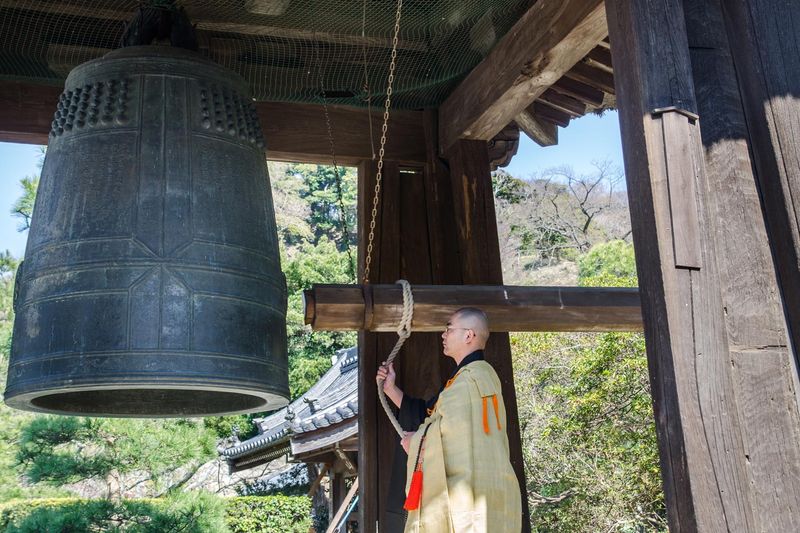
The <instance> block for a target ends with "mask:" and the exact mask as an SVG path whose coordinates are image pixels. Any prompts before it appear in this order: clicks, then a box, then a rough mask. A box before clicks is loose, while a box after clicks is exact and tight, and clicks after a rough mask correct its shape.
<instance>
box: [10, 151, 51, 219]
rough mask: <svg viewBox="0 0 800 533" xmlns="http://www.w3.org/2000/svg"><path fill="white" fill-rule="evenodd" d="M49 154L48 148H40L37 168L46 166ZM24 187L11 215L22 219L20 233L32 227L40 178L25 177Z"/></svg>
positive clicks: (22, 182)
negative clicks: (46, 158)
mask: <svg viewBox="0 0 800 533" xmlns="http://www.w3.org/2000/svg"><path fill="white" fill-rule="evenodd" d="M46 152H47V147H46V146H40V147H39V160H38V162H37V166H38V167H39V169H40V170H41V168H42V165H44V156H45V153H46ZM19 184H20V187H22V195H20V197H19V198H17V200H16V201H15V202H14V205H13V206H11V214H12V215H13V216H15V217H17V218H20V219H22V221H21V222H20V224H19V227H18V229H19V231H25V230H27V229H28V228H30V227H31V216H33V204H34V202H35V201H36V191H37V190H38V189H39V176H25V177H24V178H22V179H20V180H19Z"/></svg>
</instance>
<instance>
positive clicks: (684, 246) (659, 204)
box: [606, 0, 755, 532]
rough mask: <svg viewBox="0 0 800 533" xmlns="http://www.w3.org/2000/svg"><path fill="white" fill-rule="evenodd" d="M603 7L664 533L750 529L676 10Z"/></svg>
mask: <svg viewBox="0 0 800 533" xmlns="http://www.w3.org/2000/svg"><path fill="white" fill-rule="evenodd" d="M606 8H607V14H608V27H609V37H610V40H611V50H612V54H613V59H614V65H617V66H618V68H616V69H615V83H616V89H617V101H618V102H619V109H620V127H621V130H622V138H623V148H624V158H625V170H626V176H627V181H628V195H629V199H630V209H631V222H632V227H633V238H634V244H635V246H636V262H637V269H638V273H639V285H640V291H641V297H642V313H643V317H644V322H645V337H646V340H647V354H648V361H649V368H650V379H651V384H652V393H653V405H654V411H655V416H656V429H657V432H658V439H659V451H660V455H661V467H662V474H663V478H664V492H665V496H666V502H667V512H668V518H669V525H670V530H671V531H673V532H682V531H752V530H753V528H754V524H755V522H754V518H753V513H752V505H751V501H750V499H751V494H750V490H749V486H748V484H749V481H750V478H749V476H748V473H747V468H748V465H747V462H746V456H745V453H744V443H743V437H742V429H741V425H740V421H739V419H738V416H737V414H736V405H737V404H736V398H735V395H734V384H733V380H732V376H731V371H730V370H731V350H730V345H729V339H728V332H727V331H726V326H727V323H726V320H725V315H724V313H725V309H724V305H723V298H722V293H721V285H720V270H719V269H718V267H717V249H716V241H715V238H716V236H715V234H714V225H713V224H712V219H713V217H714V216H717V215H718V212H717V211H715V209H716V208H715V204H714V203H713V202H711V201H710V199H709V195H710V193H709V191H708V182H707V179H708V177H707V170H706V161H705V158H704V152H703V146H702V142H701V136H700V131H699V125H700V122H698V120H697V118H696V117H697V116H696V113H697V112H698V107H697V103H696V101H695V92H694V86H693V80H692V70H691V66H692V65H691V61H690V56H689V49H688V43H687V34H686V27H685V21H684V13H683V7H682V4H681V1H680V0H612V1H609V2H607V3H606ZM701 120H702V119H701ZM730 216H732V215H730ZM726 272H728V273H730V270H726Z"/></svg>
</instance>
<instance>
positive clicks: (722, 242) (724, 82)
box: [684, 0, 800, 531]
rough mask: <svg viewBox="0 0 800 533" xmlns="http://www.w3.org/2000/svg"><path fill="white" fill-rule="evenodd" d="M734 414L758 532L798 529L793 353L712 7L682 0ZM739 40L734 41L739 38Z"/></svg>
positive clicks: (721, 31) (798, 422) (705, 1)
mask: <svg viewBox="0 0 800 533" xmlns="http://www.w3.org/2000/svg"><path fill="white" fill-rule="evenodd" d="M684 7H685V13H686V24H687V32H688V41H689V49H690V54H691V61H692V71H693V75H694V84H695V90H696V94H697V104H698V111H699V114H700V115H701V135H702V141H703V146H704V148H705V149H704V157H705V163H706V176H707V179H706V184H705V189H706V195H707V198H708V204H709V214H710V219H709V226H711V227H712V228H713V231H714V237H715V240H716V241H717V254H716V261H717V264H718V267H719V271H720V286H721V295H722V304H723V309H724V315H725V326H726V333H727V337H728V342H729V347H730V355H729V359H730V363H731V364H730V367H729V369H728V371H729V372H730V373H731V375H732V379H733V382H734V389H735V394H736V407H737V409H736V412H737V415H738V418H739V427H740V428H741V431H742V440H743V454H744V455H743V456H742V457H739V458H738V460H739V461H740V462H741V463H742V464H743V465H745V469H746V472H747V474H748V476H749V483H748V486H747V489H748V490H749V493H750V497H749V500H750V504H751V506H752V514H753V527H754V530H755V531H797V530H798V528H799V526H798V518H797V515H796V513H794V512H793V511H792V510H794V509H798V508H800V475H798V469H800V449H799V448H798V446H797V442H799V441H800V417H799V416H798V409H797V403H796V387H795V383H794V379H793V378H794V376H795V372H794V369H793V365H792V362H793V356H792V354H791V351H790V350H789V349H788V347H787V338H788V331H787V325H786V321H785V319H784V315H783V309H782V305H781V300H780V291H779V288H778V279H777V277H776V275H775V269H774V267H773V262H772V257H771V254H770V247H769V241H768V238H767V230H766V226H765V221H764V217H763V213H762V209H761V205H760V199H759V195H758V191H757V184H756V177H755V174H754V171H753V164H752V160H751V157H750V151H749V149H748V131H747V121H746V120H745V116H744V111H743V103H742V100H741V96H740V92H739V90H738V86H737V79H736V72H735V69H734V64H733V58H732V56H731V53H730V43H729V38H728V36H727V32H726V28H725V25H724V19H723V6H722V4H721V2H720V1H719V0H702V1H691V2H688V1H685V2H684ZM736 38H737V39H738V38H740V36H737V37H736Z"/></svg>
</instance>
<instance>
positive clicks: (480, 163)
mask: <svg viewBox="0 0 800 533" xmlns="http://www.w3.org/2000/svg"><path fill="white" fill-rule="evenodd" d="M425 129H426V132H427V135H426V139H425V142H426V144H427V146H428V150H427V151H428V154H429V156H428V161H427V163H426V164H425V165H424V166H422V165H420V166H418V167H414V166H403V165H399V164H397V163H394V162H391V161H389V162H387V163H386V164H385V166H384V173H383V190H382V193H381V203H380V205H379V209H378V218H377V223H376V232H375V244H374V248H373V259H372V273H371V276H370V278H371V279H370V281H371V282H373V283H379V282H380V283H393V282H395V281H396V280H397V279H399V278H402V279H407V280H408V281H410V282H411V283H412V284H415V283H419V284H425V283H428V284H456V285H460V284H462V283H464V284H479V283H482V284H488V283H492V284H494V283H498V284H499V283H502V273H501V269H500V251H499V246H498V243H497V230H496V223H495V215H494V203H493V196H492V189H491V176H490V174H489V161H488V155H487V152H486V143H485V142H472V141H470V142H465V143H457V145H456V147H455V148H454V151H452V152H451V153H450V154H448V156H449V161H448V162H449V166H450V167H449V168H448V166H447V163H446V162H445V161H443V160H441V159H439V157H438V156H437V154H438V145H437V142H436V137H435V135H436V131H437V128H436V125H435V112H429V113H427V123H426V127H425ZM375 174H376V165H375V162H373V161H366V162H364V163H362V164H361V165H360V167H359V257H360V260H359V264H362V265H363V262H364V253H365V250H366V245H367V236H368V231H369V221H370V216H371V210H372V198H373V190H374V186H375ZM442 327H444V324H443V325H442ZM396 339H397V336H396V335H394V334H386V333H365V332H361V333H360V334H359V354H360V355H359V357H360V360H359V428H360V437H359V438H360V441H359V476H360V481H359V483H360V485H359V492H360V495H361V497H360V500H359V501H360V503H359V510H360V513H361V517H360V518H361V520H360V524H361V527H362V528H363V531H367V532H373V531H376V528H378V529H379V530H380V531H382V532H389V531H393V530H391V529H390V528H389V527H388V525H389V523H388V522H387V516H386V509H385V502H386V498H387V495H388V491H389V486H388V482H389V478H390V475H391V468H392V462H393V456H394V453H395V449H396V442H397V440H398V438H397V435H396V434H395V432H394V430H393V428H392V427H391V425H390V424H389V422H388V420H387V418H386V415H385V414H384V413H383V409H382V408H381V407H380V404H379V403H378V400H377V389H376V385H375V373H376V372H377V368H378V365H379V364H380V363H381V362H382V361H383V360H384V359H385V358H386V356H387V355H388V354H389V351H390V350H391V348H392V346H393V345H394V342H395V340H396ZM487 358H488V359H489V360H490V362H491V363H492V364H493V365H494V367H495V369H496V370H497V372H498V374H499V376H500V378H501V380H502V382H503V387H504V391H503V393H504V395H505V398H506V406H507V410H508V418H509V426H508V433H509V442H510V445H511V453H512V462H513V463H514V466H515V468H516V469H517V472H518V474H519V476H520V479H521V480H524V477H523V469H522V453H521V446H520V439H519V425H518V420H517V412H516V397H515V394H514V386H513V377H512V368H511V350H510V347H509V343H508V335H507V334H493V335H492V338H491V339H490V344H489V346H488V347H487ZM454 367H455V365H454V363H453V361H452V360H451V359H449V358H445V357H444V356H443V355H442V347H441V334H440V333H415V334H414V335H412V336H411V338H410V339H409V340H408V341H406V344H405V346H404V348H403V350H402V351H401V353H400V354H399V355H398V358H397V362H396V364H395V368H396V370H397V373H398V385H399V386H400V387H401V388H403V390H404V391H406V392H407V393H408V394H411V395H412V396H416V397H423V398H427V397H430V396H432V395H433V394H434V393H435V392H436V391H438V389H439V387H441V385H442V384H443V383H444V381H445V380H446V379H447V377H449V375H450V373H451V372H452V370H453V369H454ZM521 484H522V487H523V489H524V482H521ZM523 502H527V500H526V499H523ZM524 508H525V516H526V520H525V523H527V505H524ZM378 523H379V524H380V525H379V526H378Z"/></svg>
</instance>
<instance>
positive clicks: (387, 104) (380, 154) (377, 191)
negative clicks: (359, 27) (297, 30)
mask: <svg viewBox="0 0 800 533" xmlns="http://www.w3.org/2000/svg"><path fill="white" fill-rule="evenodd" d="M402 9H403V0H397V13H396V14H395V18H394V38H393V39H392V60H391V61H390V62H389V79H388V80H387V83H386V102H385V103H384V106H383V126H382V127H381V146H380V149H379V150H378V172H377V173H376V174H375V196H373V198H372V220H370V223H369V237H368V238H367V256H366V258H365V261H364V284H365V285H366V284H368V283H369V273H370V266H371V264H372V247H373V244H374V240H375V220H376V219H377V217H378V202H379V201H380V194H381V180H382V179H383V154H384V149H385V147H386V130H387V129H388V127H389V109H390V108H391V107H392V84H393V83H394V70H395V67H396V66H397V39H398V36H399V35H400V14H401V12H402ZM370 120H371V119H370Z"/></svg>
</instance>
